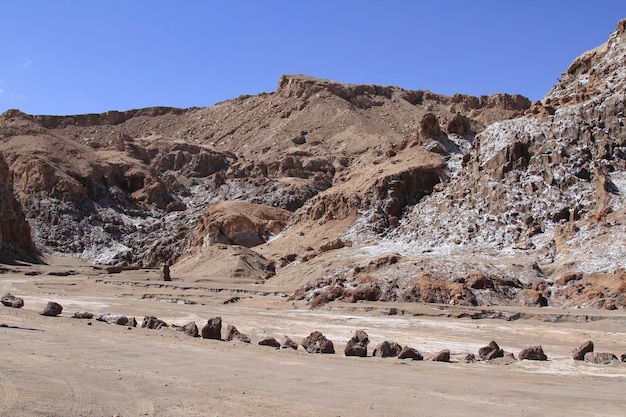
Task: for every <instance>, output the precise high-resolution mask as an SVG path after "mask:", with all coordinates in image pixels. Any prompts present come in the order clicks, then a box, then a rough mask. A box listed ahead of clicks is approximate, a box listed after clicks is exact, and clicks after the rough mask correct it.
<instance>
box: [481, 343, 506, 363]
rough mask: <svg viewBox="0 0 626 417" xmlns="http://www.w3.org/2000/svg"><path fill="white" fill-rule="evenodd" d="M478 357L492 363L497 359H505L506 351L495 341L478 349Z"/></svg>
mask: <svg viewBox="0 0 626 417" xmlns="http://www.w3.org/2000/svg"><path fill="white" fill-rule="evenodd" d="M478 356H480V358H481V359H482V360H484V361H490V360H492V359H495V358H502V357H504V351H503V350H502V349H500V346H498V344H497V343H496V342H495V341H493V340H492V341H491V342H489V344H488V345H487V346H483V347H481V348H480V349H478Z"/></svg>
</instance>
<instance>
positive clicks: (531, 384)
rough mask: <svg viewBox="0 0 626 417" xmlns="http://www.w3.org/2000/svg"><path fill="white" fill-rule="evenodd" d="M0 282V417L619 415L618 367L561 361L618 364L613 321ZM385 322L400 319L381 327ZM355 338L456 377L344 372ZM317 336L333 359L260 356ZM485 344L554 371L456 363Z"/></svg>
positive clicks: (98, 277)
mask: <svg viewBox="0 0 626 417" xmlns="http://www.w3.org/2000/svg"><path fill="white" fill-rule="evenodd" d="M0 266H2V267H4V268H5V271H4V273H2V274H0V292H2V293H5V292H11V293H12V294H14V295H16V296H19V297H22V298H23V299H24V301H25V306H24V307H23V308H22V309H13V308H8V307H0V324H2V325H3V327H0V334H1V335H2V339H1V341H0V346H2V348H1V353H2V360H1V361H0V416H11V417H19V416H64V417H65V416H76V417H78V416H124V417H133V416H161V417H165V416H244V415H246V416H289V415H293V416H296V415H297V416H418V415H419V416H458V415H466V416H469V415H472V416H473V415H483V416H484V415H498V416H543V415H567V416H623V415H626V403H625V401H624V393H625V392H626V363H616V364H613V365H592V364H588V363H584V362H578V361H573V360H572V358H571V351H572V350H573V349H574V348H575V347H577V346H578V345H580V344H581V343H583V342H584V341H586V340H592V341H593V342H594V343H595V350H596V351H597V352H613V353H615V354H616V355H618V356H619V355H620V354H622V353H626V314H625V313H623V311H622V310H618V311H612V312H608V311H591V310H564V309H552V308H544V309H521V308H508V309H507V310H506V311H508V312H510V313H517V312H520V313H522V318H521V319H518V320H514V321H505V320H503V319H470V318H467V317H462V318H458V317H457V316H462V315H464V314H463V313H467V312H470V313H471V312H472V311H471V310H468V309H467V308H465V309H463V310H461V308H460V307H448V306H437V305H416V304H412V305H397V304H396V305H393V306H385V305H381V304H373V305H372V304H367V303H358V304H336V303H333V304H330V305H329V307H328V308H326V309H319V310H309V309H308V308H307V307H306V306H304V305H302V304H294V303H292V302H290V301H286V298H285V297H284V295H283V294H282V293H281V292H280V291H277V290H272V289H269V288H265V287H263V286H262V285H255V284H253V283H246V282H243V283H239V284H234V283H232V282H230V283H229V282H220V281H219V280H189V281H186V280H183V279H181V278H179V277H177V276H176V274H175V271H174V275H173V278H174V280H173V281H172V282H170V283H165V282H162V281H160V280H159V271H157V270H132V271H123V272H122V273H118V274H108V273H107V271H106V270H105V269H102V268H94V267H91V266H89V265H86V264H84V263H81V262H79V261H77V260H74V259H71V258H50V259H48V265H27V264H20V265H0ZM51 273H52V274H53V275H50V274H51ZM59 273H61V275H58V274H59ZM64 273H69V275H67V276H63V275H62V274H64ZM54 274H57V275H54ZM237 296H239V297H240V300H239V301H238V302H235V303H228V304H224V301H226V300H228V299H230V298H232V297H237ZM48 301H56V302H58V303H60V304H62V305H63V307H64V310H63V313H62V314H61V315H60V316H58V317H45V316H41V315H39V312H40V311H41V310H42V309H43V307H44V306H45V304H46V303H47V302H48ZM191 302H195V304H192V303H191ZM390 307H395V308H397V309H398V310H399V313H400V314H397V315H388V314H385V312H386V309H388V308H390ZM494 310H495V309H494ZM499 310H502V309H499ZM79 311H80V312H82V311H90V312H93V313H97V314H102V313H107V312H108V313H111V314H123V315H126V316H129V317H130V316H134V317H136V319H137V321H138V322H139V323H141V321H142V319H143V317H144V316H146V315H153V316H156V317H158V318H160V319H162V320H165V321H166V322H167V323H170V324H180V325H182V324H185V323H187V322H189V321H195V322H196V323H197V325H198V327H200V328H201V327H202V326H203V325H204V324H205V323H206V320H207V319H209V318H212V317H215V316H221V317H222V320H223V323H224V326H226V325H227V324H233V325H235V326H236V327H237V328H238V329H239V330H240V331H241V332H243V333H246V334H247V335H249V336H250V337H251V338H252V343H251V344H245V343H241V342H226V341H217V340H206V339H201V338H191V337H189V336H186V335H184V334H183V333H181V332H178V331H175V330H173V329H171V328H166V329H163V330H149V329H143V328H140V327H136V328H129V327H127V326H119V325H112V324H106V323H104V322H100V321H96V320H79V319H74V318H71V316H72V315H73V314H74V313H75V312H79ZM475 311H480V310H474V312H475ZM357 329H363V330H365V331H366V332H367V333H368V334H369V338H370V340H371V343H370V349H369V352H370V355H371V352H372V350H373V348H374V347H375V346H376V345H377V344H378V343H380V342H382V341H383V340H394V341H396V342H398V343H400V344H401V345H409V346H412V347H414V348H417V349H418V350H419V351H420V352H422V353H423V354H424V356H425V357H426V359H428V356H429V355H432V354H434V353H435V352H437V351H439V350H441V349H449V350H450V351H451V352H452V361H451V362H450V363H442V362H432V361H428V360H424V361H405V360H399V359H396V358H385V359H383V358H376V357H367V358H356V357H346V356H344V354H343V349H344V347H345V343H346V341H347V340H348V339H349V338H350V337H351V336H352V335H353V334H354V331H355V330H357ZM314 330H320V331H321V332H322V333H324V335H325V336H327V337H328V338H329V339H331V340H332V341H333V342H334V345H335V350H336V352H337V353H336V354H334V355H320V354H308V353H306V352H305V351H304V350H303V349H302V347H300V348H299V350H297V351H295V350H291V349H278V350H276V349H273V348H269V347H264V346H258V345H257V344H256V343H257V341H258V340H259V339H260V338H262V337H263V336H267V335H269V336H273V337H275V338H276V339H278V340H281V338H282V337H283V336H284V335H288V336H290V337H291V338H292V339H293V340H294V341H296V342H300V340H301V339H302V338H304V337H305V336H307V335H308V334H309V333H310V332H312V331H314ZM490 340H495V341H496V342H497V343H498V344H499V345H500V347H502V348H503V349H504V350H505V351H508V352H513V353H514V354H515V355H516V356H517V354H518V352H519V351H520V350H521V349H522V348H524V347H527V346H530V345H541V346H542V347H543V350H544V351H545V353H546V354H547V355H548V358H549V360H548V361H547V362H534V361H511V360H507V359H498V360H495V361H492V362H482V361H479V362H476V363H469V364H467V363H464V362H463V357H464V356H465V354H466V353H474V354H476V355H477V351H478V349H479V348H480V347H481V346H484V345H486V344H487V343H488V342H489V341H490Z"/></svg>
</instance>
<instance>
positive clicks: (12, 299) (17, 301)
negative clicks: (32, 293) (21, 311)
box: [0, 293, 24, 308]
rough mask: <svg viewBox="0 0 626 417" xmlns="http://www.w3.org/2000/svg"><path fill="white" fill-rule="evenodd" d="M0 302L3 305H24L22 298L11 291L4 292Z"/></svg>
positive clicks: (19, 306)
mask: <svg viewBox="0 0 626 417" xmlns="http://www.w3.org/2000/svg"><path fill="white" fill-rule="evenodd" d="M0 302H1V303H2V305H3V306H5V307H13V308H22V307H24V299H22V298H20V297H16V296H14V295H13V294H11V293H6V294H4V295H3V296H2V298H0Z"/></svg>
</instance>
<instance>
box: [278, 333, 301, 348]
mask: <svg viewBox="0 0 626 417" xmlns="http://www.w3.org/2000/svg"><path fill="white" fill-rule="evenodd" d="M280 347H281V348H282V349H293V350H298V344H297V343H296V342H294V341H293V340H291V338H290V337H289V336H285V337H284V338H283V343H281V344H280Z"/></svg>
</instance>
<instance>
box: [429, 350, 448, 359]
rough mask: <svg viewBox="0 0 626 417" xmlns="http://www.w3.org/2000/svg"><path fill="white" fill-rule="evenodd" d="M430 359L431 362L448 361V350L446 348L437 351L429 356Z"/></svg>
mask: <svg viewBox="0 0 626 417" xmlns="http://www.w3.org/2000/svg"><path fill="white" fill-rule="evenodd" d="M430 360H431V361H433V362H450V351H449V350H448V349H444V350H442V351H440V352H437V353H435V355H434V356H433V357H432V358H430Z"/></svg>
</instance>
